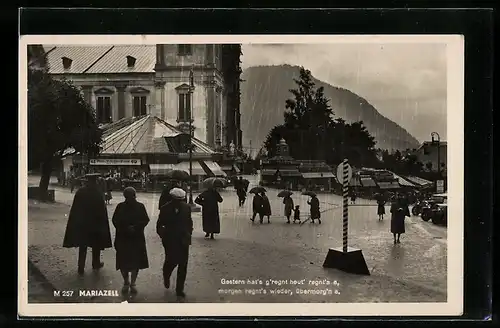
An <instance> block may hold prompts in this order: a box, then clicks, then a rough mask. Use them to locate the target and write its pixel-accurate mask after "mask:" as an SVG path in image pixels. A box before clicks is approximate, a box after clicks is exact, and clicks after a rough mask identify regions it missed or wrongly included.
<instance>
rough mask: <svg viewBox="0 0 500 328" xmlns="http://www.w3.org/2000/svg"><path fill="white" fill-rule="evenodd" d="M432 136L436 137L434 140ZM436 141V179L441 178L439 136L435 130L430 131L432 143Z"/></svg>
mask: <svg viewBox="0 0 500 328" xmlns="http://www.w3.org/2000/svg"><path fill="white" fill-rule="evenodd" d="M434 137H436V139H437V140H434ZM436 141H437V161H438V164H437V174H438V179H440V178H441V155H440V154H441V151H440V148H441V136H440V135H439V133H437V132H431V143H432V144H433V145H434V144H435V143H436ZM436 191H437V181H436Z"/></svg>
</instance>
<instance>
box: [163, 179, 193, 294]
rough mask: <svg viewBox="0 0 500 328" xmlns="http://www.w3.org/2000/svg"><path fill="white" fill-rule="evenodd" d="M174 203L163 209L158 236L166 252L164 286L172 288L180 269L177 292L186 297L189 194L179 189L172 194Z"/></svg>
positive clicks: (189, 242) (191, 230)
mask: <svg viewBox="0 0 500 328" xmlns="http://www.w3.org/2000/svg"><path fill="white" fill-rule="evenodd" d="M170 197H171V201H169V202H168V203H166V204H164V205H163V206H162V207H161V208H160V215H159V216H158V221H157V223H156V232H157V234H158V235H159V236H160V238H161V241H162V244H163V248H164V249H165V262H164V264H163V285H164V287H165V288H167V289H168V288H170V276H171V275H172V272H173V271H174V269H175V268H176V267H177V279H176V287H175V292H176V294H177V296H179V297H185V294H184V284H185V282H186V276H187V266H188V260H189V246H190V245H191V236H192V234H193V220H192V218H191V208H190V207H189V205H188V204H187V203H186V192H185V191H184V190H182V189H180V188H173V189H172V190H171V191H170Z"/></svg>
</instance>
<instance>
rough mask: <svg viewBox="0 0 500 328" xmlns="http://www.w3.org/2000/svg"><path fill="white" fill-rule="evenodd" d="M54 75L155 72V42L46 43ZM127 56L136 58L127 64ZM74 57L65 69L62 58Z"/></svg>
mask: <svg viewBox="0 0 500 328" xmlns="http://www.w3.org/2000/svg"><path fill="white" fill-rule="evenodd" d="M44 49H45V51H46V56H47V62H48V65H49V73H51V74H115V73H154V66H155V64H156V46H155V45H115V46H113V45H97V46H96V45H74V46H71V45H64V46H57V45H44ZM127 56H131V57H134V58H135V59H136V61H135V65H134V67H131V68H129V67H128V66H127ZM63 57H67V58H69V59H71V60H72V64H71V68H70V69H64V67H63V63H62V58H63Z"/></svg>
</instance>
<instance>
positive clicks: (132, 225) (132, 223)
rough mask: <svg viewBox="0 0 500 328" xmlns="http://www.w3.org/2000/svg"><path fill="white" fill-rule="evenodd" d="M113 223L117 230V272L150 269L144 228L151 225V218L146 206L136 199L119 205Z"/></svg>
mask: <svg viewBox="0 0 500 328" xmlns="http://www.w3.org/2000/svg"><path fill="white" fill-rule="evenodd" d="M112 222H113V225H114V226H115V228H116V235H115V249H116V270H125V271H133V270H139V269H146V268H148V267H149V262H148V253H147V250H146V238H145V237H144V228H145V227H146V226H147V225H148V223H149V217H148V213H147V212H146V207H144V204H143V203H139V202H138V201H136V200H135V199H134V200H126V201H124V202H123V203H120V204H118V205H117V206H116V209H115V213H114V214H113V220H112Z"/></svg>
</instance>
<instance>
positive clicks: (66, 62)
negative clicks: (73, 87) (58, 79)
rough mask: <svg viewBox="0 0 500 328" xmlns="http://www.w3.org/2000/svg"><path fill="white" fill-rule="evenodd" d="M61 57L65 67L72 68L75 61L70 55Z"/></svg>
mask: <svg viewBox="0 0 500 328" xmlns="http://www.w3.org/2000/svg"><path fill="white" fill-rule="evenodd" d="M61 59H62V64H63V67H64V69H71V63H73V60H72V59H70V58H68V57H62V58H61Z"/></svg>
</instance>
